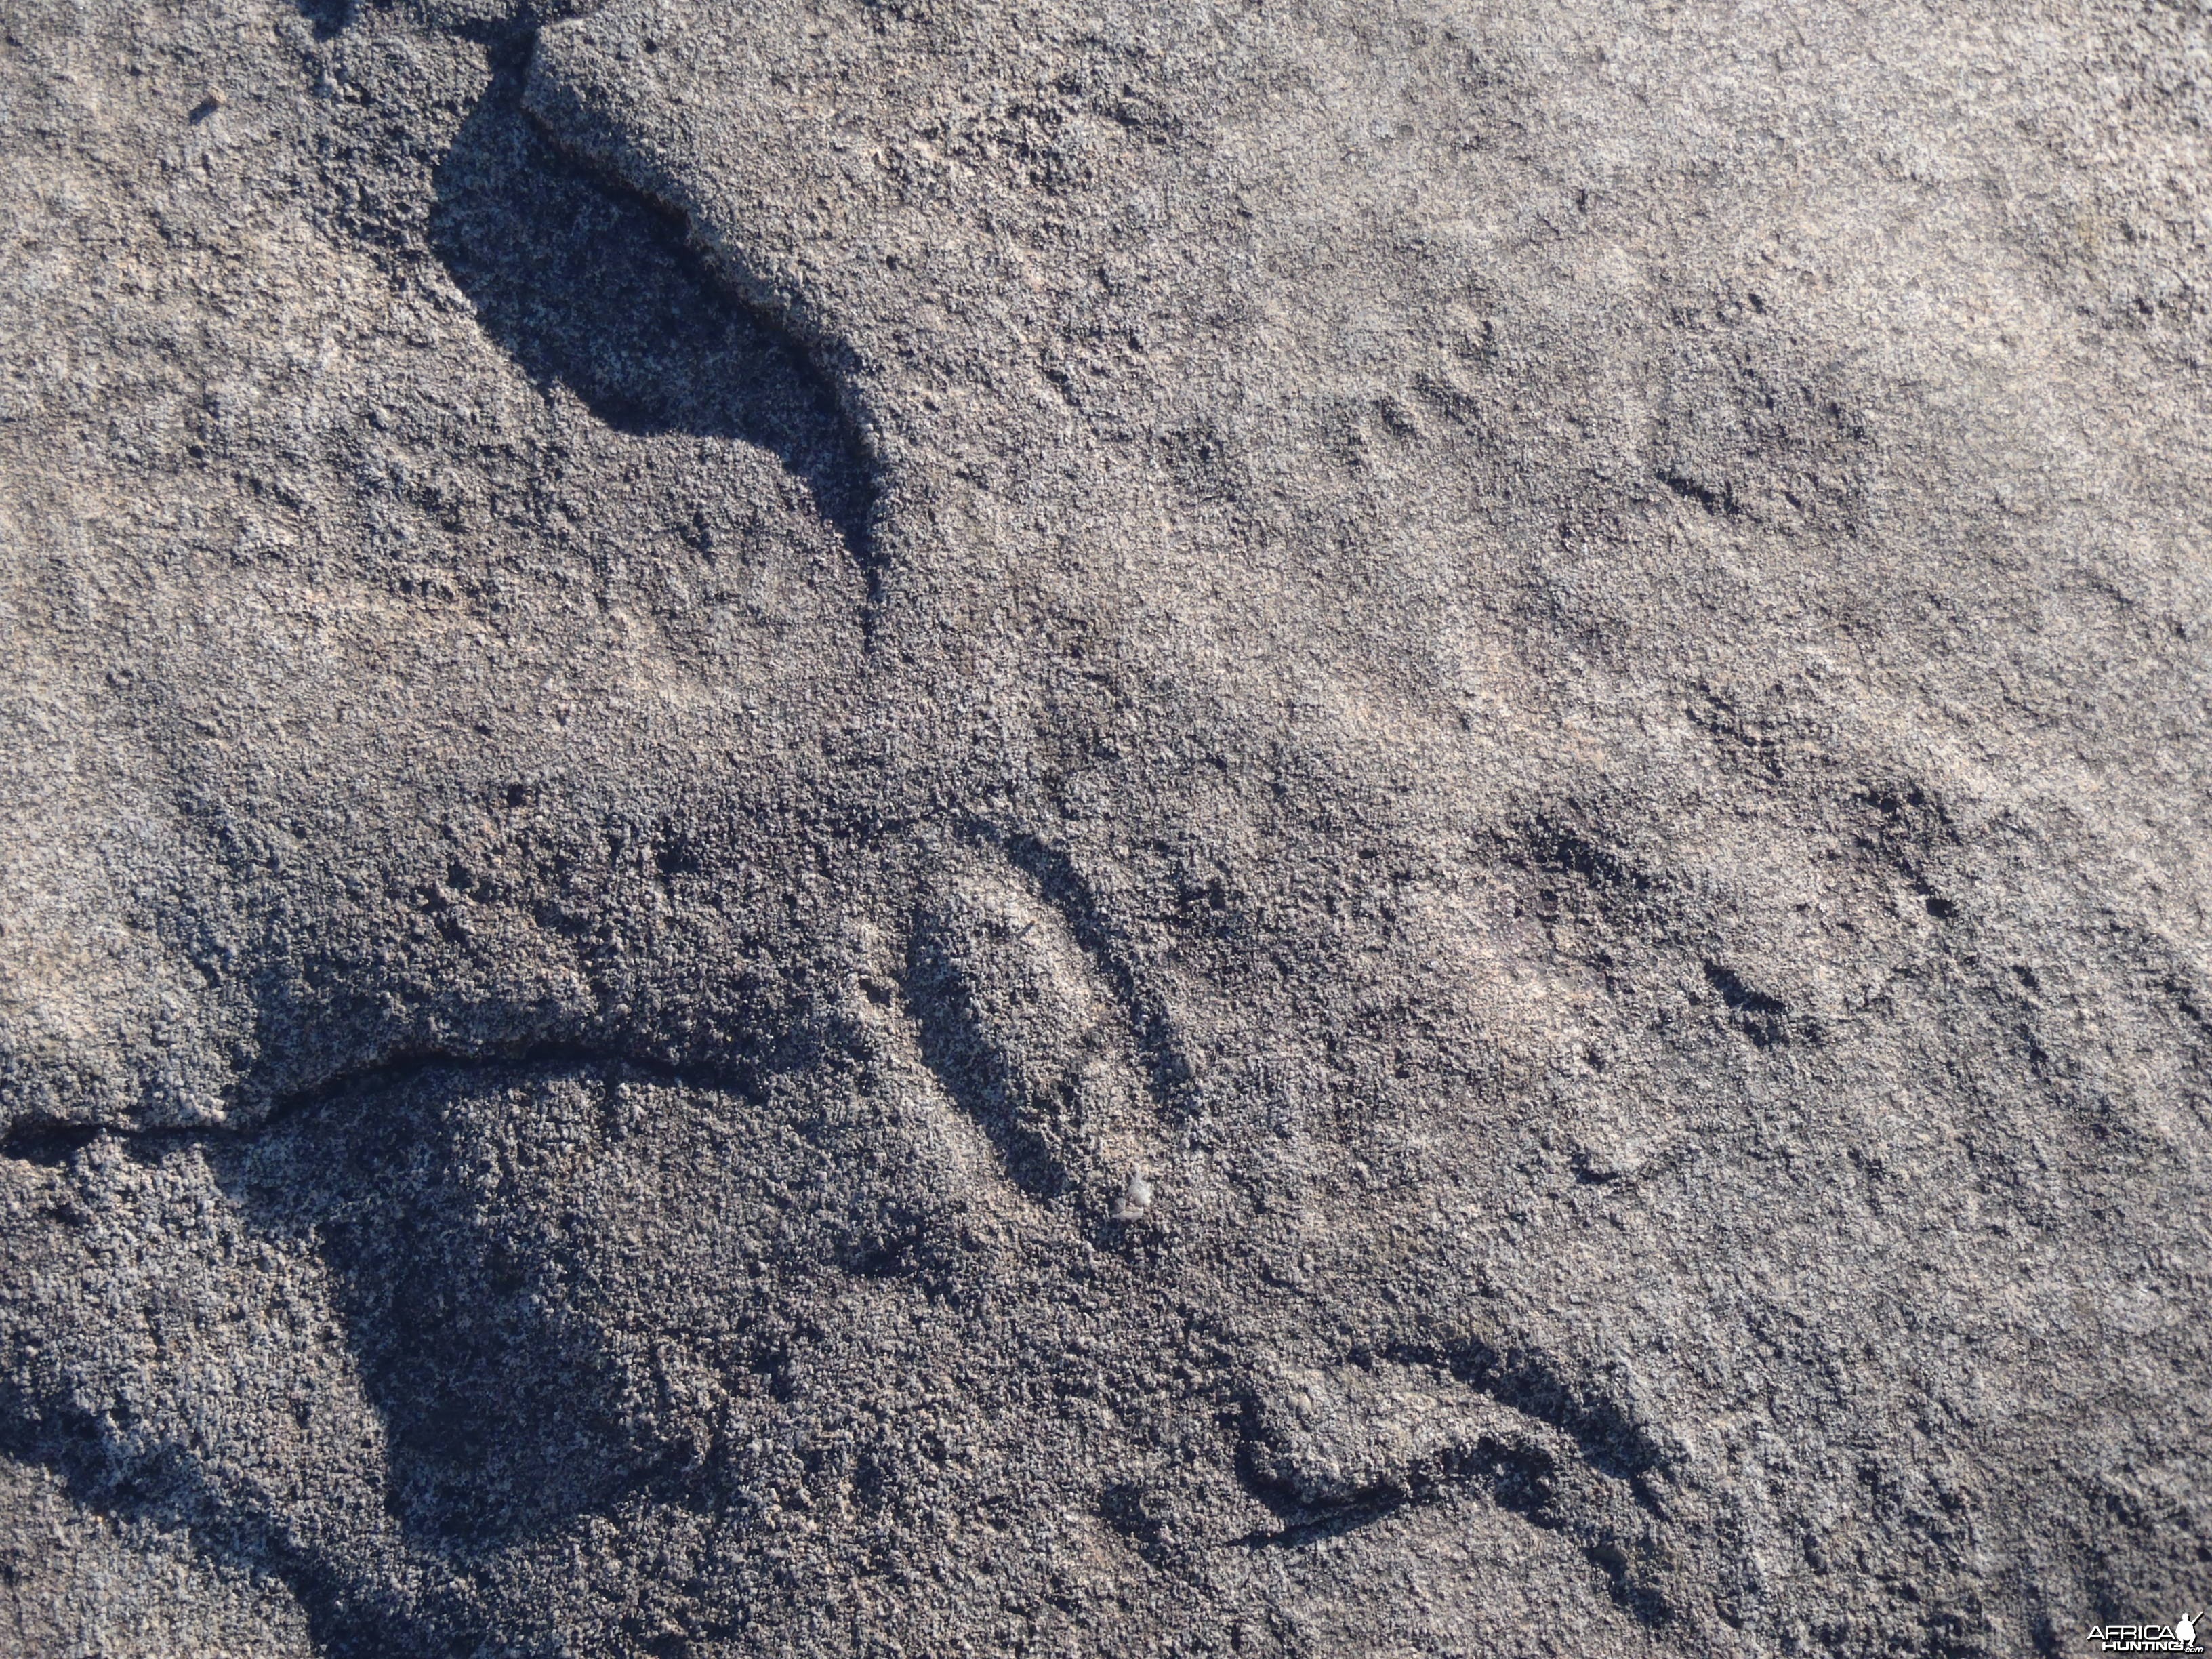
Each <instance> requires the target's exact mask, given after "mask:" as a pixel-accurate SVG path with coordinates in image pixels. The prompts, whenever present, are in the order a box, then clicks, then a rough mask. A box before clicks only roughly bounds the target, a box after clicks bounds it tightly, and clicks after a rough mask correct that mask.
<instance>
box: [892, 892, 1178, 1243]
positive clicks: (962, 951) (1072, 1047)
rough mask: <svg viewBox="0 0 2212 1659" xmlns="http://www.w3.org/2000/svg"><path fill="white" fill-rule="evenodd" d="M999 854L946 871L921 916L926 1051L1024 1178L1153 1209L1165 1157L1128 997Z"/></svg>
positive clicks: (912, 975)
mask: <svg viewBox="0 0 2212 1659" xmlns="http://www.w3.org/2000/svg"><path fill="white" fill-rule="evenodd" d="M987 856H989V858H990V862H989V863H983V862H981V860H980V859H979V860H978V862H977V864H976V865H975V866H970V867H968V868H963V869H961V870H958V871H957V872H950V873H948V874H947V875H946V876H945V877H944V878H941V879H940V880H939V882H937V883H936V884H934V886H933V890H930V891H929V892H928V893H927V896H925V897H924V899H923V901H922V902H921V906H920V909H919V913H918V915H917V916H916V919H915V931H914V936H913V942H912V945H911V948H910V951H909V955H908V971H907V975H906V987H905V988H906V994H907V1000H908V1004H909V1006H911V1008H912V1010H913V1012H914V1016H915V1022H916V1024H917V1027H918V1029H919V1036H920V1040H921V1054H922V1058H923V1060H924V1061H925V1062H926V1063H927V1066H928V1067H929V1069H930V1071H931V1072H932V1073H933V1074H934V1075H935V1076H936V1078H937V1079H938V1081H939V1084H941V1085H943V1087H944V1089H945V1093H946V1094H947V1095H949V1096H950V1097H951V1099H952V1101H953V1102H954V1103H955V1104H957V1106H958V1107H959V1108H960V1109H961V1110H962V1111H963V1112H964V1113H965V1114H966V1115H968V1116H969V1118H971V1119H972V1120H973V1121H975V1124H976V1125H977V1126H978V1127H980V1128H981V1130H982V1132H983V1133H984V1134H985V1135H986V1136H987V1138H988V1139H989V1140H990V1142H991V1144H992V1146H994V1148H995V1149H996V1152H997V1153H998V1156H999V1158H1000V1162H1001V1163H1002V1164H1003V1165H1004V1167H1005V1170H1006V1175H1007V1176H1008V1177H1009V1178H1010V1179H1011V1180H1012V1182H1014V1184H1015V1185H1016V1186H1018V1188H1021V1189H1022V1191H1024V1193H1026V1194H1029V1195H1030V1197H1031V1198H1033V1199H1035V1200H1037V1201H1038V1202H1040V1203H1047V1204H1066V1205H1068V1206H1072V1207H1073V1208H1074V1209H1075V1210H1076V1211H1077V1212H1079V1213H1080V1214H1082V1215H1084V1216H1085V1218H1090V1219H1092V1220H1103V1219H1108V1218H1111V1219H1116V1220H1121V1221H1125V1222H1127V1221H1135V1220H1139V1219H1142V1218H1145V1217H1146V1216H1147V1215H1149V1214H1150V1213H1151V1212H1152V1207H1153V1206H1154V1204H1155V1203H1156V1202H1157V1201H1158V1199H1159V1193H1158V1187H1157V1186H1156V1181H1157V1178H1158V1164H1157V1162H1156V1161H1155V1158H1154V1155H1153V1154H1152V1150H1151V1148H1152V1128H1153V1114H1152V1109H1151V1102H1150V1099H1149V1097H1147V1095H1146V1091H1145V1090H1144V1087H1143V1085H1141V1084H1140V1083H1139V1080H1138V1077H1137V1073H1136V1069H1135V1067H1134V1066H1133V1062H1132V1058H1131V1054H1130V1052H1129V1042H1130V1040H1129V1035H1128V1033H1129V1026H1130V1021H1129V1018H1128V1017H1127V1011H1126V1010H1125V1009H1124V1008H1123V1007H1122V1006H1121V1002H1120V1000H1119V999H1118V998H1117V997H1116V996H1115V994H1114V992H1113V990H1112V987H1110V985H1109V983H1108V982H1107V981H1106V978H1105V976H1104V975H1103V973H1102V971H1101V969H1100V968H1099V966H1098V965H1097V963H1094V962H1093V961H1092V959H1091V956H1090V954H1089V953H1088V952H1087V951H1085V949H1084V947H1083V945H1082V944H1081V943H1080V942H1079V940H1078V939H1077V938H1076V936H1075V932H1074V930H1073V927H1071V926H1070V925H1069V921H1068V919H1067V917H1066V915H1064V914H1063V913H1062V912H1061V911H1060V908H1058V907H1056V906H1055V905H1054V904H1052V903H1051V902H1048V900H1046V899H1045V898H1044V897H1043V896H1041V895H1040V894H1039V893H1038V892H1037V891H1036V890H1035V889H1034V888H1033V887H1032V886H1031V885H1030V882H1029V880H1028V879H1027V878H1026V877H1024V876H1023V875H1022V874H1021V873H1020V872H1018V871H1016V870H1014V869H1012V867H1011V866H1006V865H1004V864H1003V863H1000V861H999V860H997V858H996V857H995V855H987Z"/></svg>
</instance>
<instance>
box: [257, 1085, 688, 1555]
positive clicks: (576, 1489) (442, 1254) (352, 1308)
mask: <svg viewBox="0 0 2212 1659" xmlns="http://www.w3.org/2000/svg"><path fill="white" fill-rule="evenodd" d="M580 1076H581V1081H580V1083H579V1084H578V1085H577V1086H575V1087H573V1088H566V1089H562V1088H559V1087H557V1086H556V1087H549V1079H548V1077H547V1075H546V1074H545V1073H543V1072H542V1071H541V1070H540V1069H538V1068H532V1067H528V1066H512V1067H509V1066H495V1065H477V1066H465V1065H453V1066H438V1065H431V1066H424V1067H422V1068H421V1069H420V1070H403V1071H402V1072H401V1073H399V1074H398V1076H397V1077H396V1078H393V1079H391V1080H389V1081H386V1080H385V1079H367V1080H364V1082H363V1083H362V1084H361V1085H356V1086H355V1087H352V1088H347V1089H341V1090H340V1091H337V1093H336V1094H335V1095H334V1096H333V1097H332V1098H331V1099H330V1100H328V1101H326V1102H322V1103H318V1104H317V1105H316V1106H315V1107H313V1108H312V1109H307V1110H304V1111H301V1112H299V1113H296V1114H295V1115H290V1116H288V1117H287V1118H285V1119H284V1120H283V1121H281V1122H279V1123H278V1124H276V1125H275V1126H274V1127H272V1128H270V1130H268V1131H266V1132H264V1133H262V1134H260V1135H258V1136H256V1137H255V1138H253V1139H252V1140H251V1141H249V1142H247V1143H245V1144H244V1145H242V1146H238V1147H236V1148H225V1149H224V1152H225V1154H226V1155H225V1156H223V1157H222V1158H220V1159H219V1160H218V1167H219V1170H220V1172H221V1174H222V1178H223V1180H224V1184H225V1185H226V1187H227V1188H229V1190H230V1191H231V1192H232V1194H233V1195H234V1197H236V1198H238V1199H239V1200H240V1202H241V1203H242V1205H243V1206H244V1207H245V1208H246V1212H247V1213H248V1214H249V1215H251V1216H252V1217H253V1218H254V1219H255V1221H256V1223H257V1224H258V1225H261V1226H264V1227H268V1228H271V1229H274V1230H279V1231H295V1232H301V1233H306V1234H309V1235H312V1236H313V1237H315V1238H316V1239H317V1240H318V1241H319V1244H320V1247H321V1248H320V1253H321V1255H322V1257H323V1260H324V1261H325V1264H326V1265H327V1267H329V1269H330V1271H331V1282H332V1288H333V1290H334V1291H336V1293H337V1301H338V1304H339V1311H340V1312H341V1314H342V1315H343V1324H344V1328H345V1330H346V1334H347V1340H348V1343H349V1346H350V1347H351V1348H352V1349H353V1352H354V1358H355V1362H356V1365H357V1367H358V1369H359V1375H360V1376H361V1379H362V1385H363V1387H364V1389H366V1391H367V1393H368V1397H369V1400H370V1401H371V1402H372V1403H373V1404H374V1407H375V1408H376V1410H377V1412H378V1414H379V1415H380V1417H381V1418H382V1419H383V1420H384V1425H385V1432H386V1455H387V1457H388V1458H389V1460H390V1467H391V1481H392V1486H391V1491H390V1492H389V1494H388V1497H387V1503H388V1507H389V1509H390V1511H391V1513H392V1516H393V1517H394V1518H395V1519H396V1520H397V1521H398V1522H399V1524H400V1526H401V1528H402V1530H403V1532H404V1534H405V1536H406V1538H407V1540H408V1541H409V1542H410V1544H411V1545H413V1546H415V1547H417V1548H419V1549H424V1550H428V1551H431V1552H434V1553H454V1554H458V1555H460V1556H467V1555H469V1554H471V1553H475V1552H477V1551H480V1550H483V1549H487V1548H495V1547H499V1546H501V1545H502V1544H505V1543H508V1542H512V1541H514V1540H516V1539H518V1538H522V1537H526V1536H529V1535H530V1534H533V1533H536V1532H538V1531H541V1530H542V1529H544V1528H547V1527H549V1526H554V1525H557V1524H559V1523H560V1522H562V1521H564V1520H566V1519H567V1518H568V1516H573V1515H575V1514H577V1513H579V1512H580V1511H582V1510H589V1509H594V1508H599V1507H602V1506H604V1505H605V1504H607V1503H609V1502H610V1501H611V1500H612V1499H613V1498H616V1497H617V1496H618V1495H619V1494H620V1493H622V1492H624V1491H627V1490H629V1489H630V1488H632V1487H633V1486H635V1485H636V1484H637V1483H638V1482H639V1481H641V1480H644V1479H646V1478H647V1477H648V1475H649V1474H651V1472H652V1471H653V1467H654V1464H655V1460H656V1456H657V1455H658V1453H657V1449H656V1448H655V1447H653V1445H651V1444H650V1443H641V1441H640V1440H639V1439H638V1438H637V1437H636V1436H635V1433H634V1432H632V1431H631V1430H630V1429H629V1426H628V1425H626V1424H625V1422H624V1420H623V1411H622V1407H621V1403H620V1402H621V1396H622V1394H623V1383H622V1379H621V1377H620V1376H619V1375H618V1374H617V1372H616V1370H614V1369H613V1367H612V1366H611V1364H610V1363H609V1360H608V1358H607V1355H606V1354H605V1351H604V1345H603V1343H602V1341H601V1340H600V1339H599V1337H598V1336H597V1334H595V1333H593V1332H592V1330H590V1329H589V1328H586V1327H584V1326H582V1325H580V1324H579V1323H578V1322H577V1321H576V1320H575V1319H574V1317H573V1316H568V1315H566V1314H564V1313H563V1311H562V1309H561V1307H560V1306H559V1303H560V1299H561V1298H560V1297H559V1295H558V1292H557V1286H558V1285H560V1283H561V1282H562V1280H563V1279H565V1278H567V1277H568V1275H569V1273H571V1272H572V1270H573V1264H572V1263H568V1262H564V1261H561V1260H559V1259H557V1255H556V1256H552V1257H549V1256H548V1255H547V1253H546V1251H545V1249H544V1238H543V1237H538V1236H536V1234H535V1233H534V1231H533V1228H532V1220H533V1219H536V1220H539V1221H542V1220H543V1218H542V1217H538V1216H537V1215H536V1212H535V1209H534V1206H533V1201H532V1200H533V1192H532V1183H531V1180H530V1177H529V1175H528V1170H527V1166H528V1165H529V1164H531V1163H532V1161H533V1159H536V1158H543V1157H544V1156H547V1155H548V1154H547V1151H546V1149H547V1148H548V1147H549V1146H553V1147H557V1146H559V1145H561V1144H562V1141H561V1139H560V1138H561V1137H562V1136H564V1135H565V1136H567V1137H568V1143H569V1144H576V1143H580V1142H581V1141H582V1140H584V1139H588V1138H589V1137H590V1136H592V1134H593V1133H595V1132H596V1129H595V1125H594V1123H593V1122H592V1121H591V1119H592V1107H591V1106H590V1105H589V1104H588V1101H589V1100H591V1099H592V1098H595V1097H597V1095H598V1094H599V1091H601V1090H602V1089H603V1087H604V1085H603V1083H602V1082H601V1081H600V1080H599V1079H597V1078H596V1077H593V1076H592V1074H591V1073H588V1072H587V1073H582V1074H580ZM552 1077H553V1079H556V1082H557V1079H560V1077H561V1073H558V1072H556V1073H553V1074H552ZM580 1103H581V1104H580ZM579 1112H581V1113H582V1114H583V1116H582V1117H581V1118H580V1119H579V1118H577V1116H576V1115H577V1114H578V1113H579ZM568 1120H574V1121H568ZM518 1160H519V1162H518Z"/></svg>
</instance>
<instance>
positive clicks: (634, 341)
mask: <svg viewBox="0 0 2212 1659" xmlns="http://www.w3.org/2000/svg"><path fill="white" fill-rule="evenodd" d="M534 40H535V36H534V34H532V33H528V32H524V31H518V32H517V33H515V34H513V35H511V36H508V37H507V38H506V39H504V40H500V41H499V42H498V43H497V44H495V46H494V48H493V53H494V59H495V75H494V77H493V81H492V84H491V86H490V88H489V90H488V91H487V92H486V93H485V94H484V97H483V100H482V101H481V102H480V103H479V104H478V105H477V108H476V110H475V111H474V112H472V113H471V115H470V117H469V118H468V119H467V120H466V121H465V123H464V124H463V125H462V127H461V130H460V131H459V134H458V135H456V137H455V138H454V140H453V148H452V149H450V150H449V151H448V152H447V155H446V157H445V159H444V161H442V162H441V164H440V166H439V167H438V171H437V175H436V179H435V185H436V203H435V207H434V209H433V210H432V214H431V219H430V242H431V246H432V247H433V249H434V250H435V252H436V253H437V255H438V257H439V258H441V259H442V260H443V261H444V262H445V264H446V267H447V270H450V271H451V272H452V273H453V278H454V280H455V281H456V282H458V283H459V284H460V286H461V288H462V289H463V290H464V291H465V293H466V294H467V295H468V296H469V298H470V300H471V301H472V302H473V303H474V304H475V306H476V308H477V318H478V319H479V321H480V322H481V323H482V324H483V328H484V330H485V331H486V332H487V333H489V335H490V336H491V337H492V338H493V339H494V340H495V341H496V342H497V343H499V344H500V346H501V348H502V349H505V350H506V351H507V353H508V354H509V355H510V356H513V358H514V359H515V361H516V362H519V363H520V364H521V365H522V367H523V368H524V369H525V370H526V372H527V373H528V374H530V375H531V376H532V379H534V380H538V382H539V383H540V384H541V385H543V384H549V383H551V382H554V381H558V382H560V383H561V384H562V385H564V386H568V388H570V389H571V390H572V391H574V392H575V393H576V395H577V396H578V397H579V398H582V399H583V401H584V402H585V404H586V405H588V406H589V407H590V409H591V410H592V412H593V413H594V414H595V415H597V416H599V418H600V419H601V420H603V421H605V422H607V424H608V425H610V426H611V427H613V428H616V429H617V430H618V431H622V432H628V433H635V434H652V433H662V432H683V433H689V434H691V435H696V436H700V437H714V438H725V439H734V440H738V441H743V442H745V443H750V444H755V445H757V446H759V447H762V448H764V449H767V450H769V451H771V452H773V453H775V455H776V456H777V457H778V458H779V459H781V461H782V463H783V465H784V466H785V468H786V469H787V471H790V472H791V473H792V474H793V476H794V477H797V478H799V479H800V480H801V481H802V482H804V483H805V485H806V487H807V489H808V490H809V492H810V493H811V495H812V496H813V499H814V503H815V507H816V508H817V511H819V512H820V513H821V514H822V516H823V518H824V519H825V520H828V521H829V523H830V524H831V525H833V526H836V530H837V532H838V533H839V535H840V536H841V537H842V538H843V540H844V543H845V545H846V547H847V548H848V550H849V551H850V552H851V553H852V555H853V557H854V560H855V561H856V562H859V563H860V565H861V567H862V568H864V569H867V568H870V567H871V564H872V554H871V542H870V537H869V521H870V517H871V514H872V511H873V508H874V498H875V485H874V477H873V474H872V469H871V468H870V466H869V465H868V463H867V461H866V458H865V457H864V456H863V455H862V453H861V452H860V447H859V445H858V443H857V442H856V441H855V440H854V436H853V434H852V431H851V428H850V427H849V425H848V423H847V422H846V420H845V418H844V416H843V413H842V410H840V408H839V406H838V403H837V399H836V394H835V392H833V391H832V389H831V388H830V386H829V385H828V383H827V382H826V381H825V380H823V376H822V375H821V374H820V373H819V372H818V371H817V369H816V368H814V366H813V365H812V364H811V363H810V362H808V361H807V360H806V358H805V356H804V355H803V354H802V353H801V352H800V351H799V349H798V348H797V347H796V346H795V345H794V344H793V343H792V342H791V341H790V340H789V338H788V337H786V336H785V335H784V334H782V333H781V331H778V330H777V329H776V328H775V326H773V325H771V324H770V323H769V322H768V321H766V320H765V319H763V318H761V317H759V316H758V315H757V314H756V313H753V312H752V311H751V310H750V309H749V308H748V307H745V306H744V304H742V303H741V302H740V301H738V300H737V299H736V298H735V297H734V296H733V295H732V294H731V293H730V292H729V290H728V289H726V288H725V287H724V286H723V285H722V284H721V283H720V282H719V281H718V280H717V279H716V278H715V276H714V273H713V271H712V270H710V269H709V268H708V264H707V263H706V261H705V259H704V258H702V257H701V255H700V253H699V252H698V250H697V249H696V248H695V247H694V246H692V245H691V242H690V238H689V236H688V234H687V233H686V230H685V228H684V224H683V222H682V221H681V220H680V218H678V216H676V215H674V214H671V213H670V212H668V211H666V210H663V209H661V208H660V207H659V206H658V205H657V204H654V203H653V202H651V201H649V200H647V198H645V197H642V196H641V195H639V194H637V193H636V192H635V191H629V190H626V189H624V188H623V187H622V186H621V185H617V184H613V183H610V182H609V181H607V180H605V179H603V178H601V177H600V176H599V174H597V173H594V172H592V170H591V169H590V168H588V167H585V166H584V165H582V164H581V163H580V162H578V161H575V160H574V159H573V158H571V157H570V156H568V155H565V154H563V153H562V151H561V150H560V149H557V148H556V147H555V146H554V145H553V143H551V142H550V140H549V139H547V137H545V135H544V133H543V132H542V131H539V129H538V126H537V125H536V124H535V123H534V122H533V121H532V119H531V118H530V117H529V116H528V115H527V114H526V113H525V112H524V111H523V109H522V106H521V93H522V83H523V77H524V75H525V72H526V69H527V67H528V64H529V58H530V53H531V51H532V47H533V45H534Z"/></svg>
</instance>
